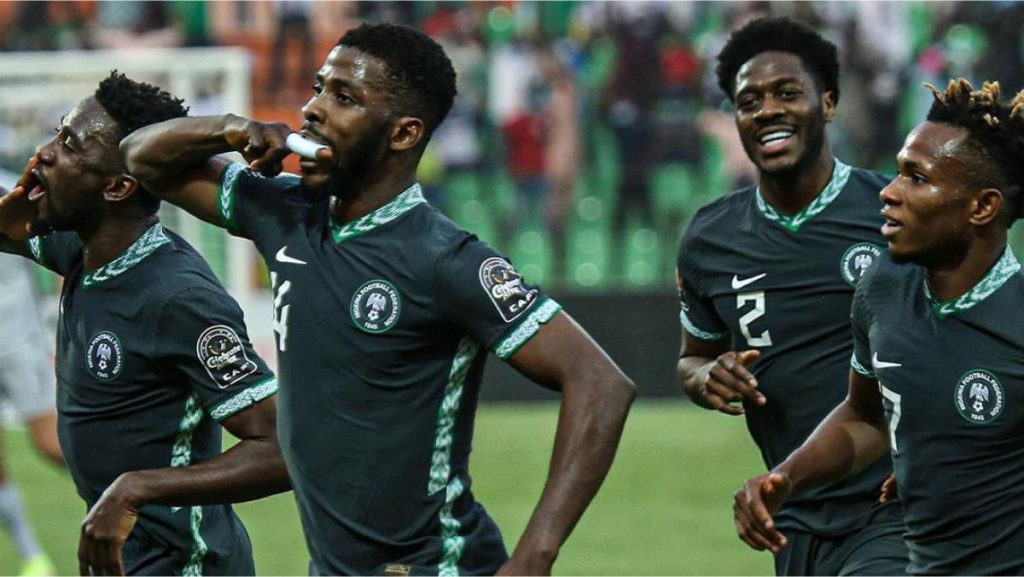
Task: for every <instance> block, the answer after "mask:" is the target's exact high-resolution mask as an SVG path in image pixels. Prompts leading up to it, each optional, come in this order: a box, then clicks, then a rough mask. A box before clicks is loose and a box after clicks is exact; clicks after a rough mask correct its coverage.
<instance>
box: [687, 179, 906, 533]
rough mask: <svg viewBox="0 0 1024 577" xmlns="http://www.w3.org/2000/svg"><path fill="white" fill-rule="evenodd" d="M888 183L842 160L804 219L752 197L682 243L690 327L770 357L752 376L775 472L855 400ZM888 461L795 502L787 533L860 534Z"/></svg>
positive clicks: (786, 511) (750, 419) (757, 429)
mask: <svg viewBox="0 0 1024 577" xmlns="http://www.w3.org/2000/svg"><path fill="white" fill-rule="evenodd" d="M886 182H887V179H885V178H884V177H882V176H881V175H879V174H876V173H873V172H869V171H866V170H861V169H856V168H850V167H849V166H846V165H844V164H842V163H840V162H839V161H836V163H835V170H834V172H833V175H832V179H831V181H830V182H829V183H828V185H827V186H826V187H825V189H824V190H823V191H822V193H821V194H820V195H819V196H818V198H817V199H815V200H814V202H812V203H811V204H810V205H809V206H808V207H807V208H805V209H804V210H803V211H802V212H801V213H799V214H798V215H796V216H794V217H785V216H783V215H780V214H778V213H777V212H776V211H775V210H774V209H772V207H771V206H770V205H768V204H767V203H766V202H765V201H764V199H763V198H762V197H761V195H760V193H759V192H758V191H757V189H756V188H747V189H744V190H741V191H739V192H736V193H733V194H731V195H729V196H726V197H724V198H721V199H719V200H716V201H715V202H712V203H711V204H709V205H708V206H705V207H704V208H702V209H701V210H700V211H698V212H697V214H696V215H695V216H694V218H693V221H692V222H691V223H690V226H689V228H688V229H687V231H686V234H685V235H684V236H683V241H682V245H681V248H680V250H679V257H678V270H679V274H680V277H681V286H682V289H681V291H680V296H681V306H682V311H681V314H680V319H681V321H682V324H683V328H684V329H685V330H686V331H687V332H688V333H689V334H690V335H692V336H694V337H696V338H698V339H701V340H708V341H711V340H715V341H718V340H721V341H725V342H727V343H729V344H730V347H731V348H732V349H733V350H737V351H741V350H746V349H758V350H759V351H761V357H760V358H759V359H758V360H757V361H756V362H754V363H753V365H752V367H751V370H752V372H753V373H754V375H755V376H756V377H757V380H758V383H759V387H760V390H761V392H762V393H764V395H765V397H766V398H767V399H768V402H767V404H765V405H764V406H760V407H759V406H756V405H753V404H750V403H747V404H746V405H745V406H744V410H745V413H746V420H747V427H748V429H749V430H750V434H751V436H752V437H753V439H754V441H755V442H756V443H757V445H758V447H759V448H760V450H761V456H762V457H763V459H764V462H765V464H766V465H767V466H768V467H769V468H772V467H774V466H776V465H778V464H779V463H780V462H782V461H783V460H784V459H785V458H786V457H788V456H789V454H790V453H792V452H793V450H795V449H796V448H797V447H799V446H800V445H801V444H802V443H803V442H804V440H805V439H806V438H807V437H808V436H809V435H810V433H811V431H813V430H814V428H815V427H816V426H817V425H818V423H820V422H821V420H822V419H824V418H825V416H826V415H827V414H828V413H829V412H830V411H831V410H832V409H834V408H835V407H836V405H838V404H839V403H840V402H842V400H843V399H844V398H845V397H846V392H847V387H848V383H849V358H850V353H851V352H852V350H853V343H852V341H851V339H850V327H849V312H850V303H851V300H852V298H853V290H854V286H855V285H856V283H857V280H858V279H859V278H860V275H861V274H863V271H864V270H865V269H866V268H867V266H868V265H870V264H871V262H872V261H873V260H874V258H875V257H876V256H877V255H878V254H879V252H880V251H881V247H882V246H884V245H885V239H884V238H883V237H882V236H881V233H880V232H879V228H880V227H881V225H882V217H881V215H880V214H879V211H880V210H881V203H880V202H879V200H878V192H879V190H881V189H882V187H883V186H885V184H886ZM887 461H888V460H887V459H882V460H880V461H879V462H878V464H877V465H876V466H874V467H872V468H871V469H870V470H868V471H866V472H865V473H864V474H862V475H860V476H858V477H856V478H854V479H851V480H849V481H845V482H842V483H839V484H836V485H834V486H832V487H829V488H826V489H823V490H819V491H815V492H811V493H807V494H805V495H803V496H801V497H800V498H795V499H792V500H791V501H790V502H788V503H787V505H786V506H785V507H784V508H783V509H782V510H781V511H780V512H779V514H778V515H777V516H776V519H777V523H778V525H779V526H780V527H782V528H787V529H793V528H796V529H800V530H803V531H808V532H811V533H815V534H818V535H826V536H829V535H839V534H843V533H846V532H849V531H851V530H854V529H857V528H859V527H860V526H861V524H862V523H863V522H865V521H864V519H865V517H866V515H867V513H868V511H869V509H870V507H871V506H872V505H873V504H874V503H875V502H876V501H877V497H878V490H879V487H880V485H881V484H882V481H883V480H884V479H885V476H886V475H887V474H888V470H889V465H888V462H887Z"/></svg>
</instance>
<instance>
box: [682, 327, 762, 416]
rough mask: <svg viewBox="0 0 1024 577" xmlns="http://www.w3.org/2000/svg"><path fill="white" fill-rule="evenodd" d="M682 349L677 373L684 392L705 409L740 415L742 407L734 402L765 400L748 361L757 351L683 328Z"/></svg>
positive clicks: (758, 354)
mask: <svg viewBox="0 0 1024 577" xmlns="http://www.w3.org/2000/svg"><path fill="white" fill-rule="evenodd" d="M682 333H683V337H682V342H683V345H682V349H681V350H680V351H679V363H678V364H677V365H676V374H677V375H678V377H679V382H680V383H681V384H682V385H683V390H684V391H685V392H686V396H688V397H690V399H691V400H693V402H694V403H696V404H697V405H699V406H701V407H704V408H705V409H713V410H716V411H721V412H723V413H725V414H727V415H742V414H743V407H740V406H736V405H734V404H733V403H737V402H740V401H744V400H746V401H749V402H752V403H755V404H758V405H763V404H765V403H766V402H767V399H765V396H764V395H763V394H761V392H760V391H758V390H757V379H756V378H754V375H753V374H751V372H750V371H749V370H748V369H747V365H748V364H749V363H750V362H752V361H753V360H754V359H756V358H757V357H759V356H760V355H761V352H760V351H757V350H753V349H752V350H748V351H741V352H736V351H732V350H729V344H728V342H726V341H724V340H723V341H711V342H708V341H701V340H699V339H697V338H695V337H694V336H693V335H691V334H690V333H688V332H686V331H685V330H683V331H682Z"/></svg>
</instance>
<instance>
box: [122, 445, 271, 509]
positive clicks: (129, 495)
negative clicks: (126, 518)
mask: <svg viewBox="0 0 1024 577" xmlns="http://www.w3.org/2000/svg"><path fill="white" fill-rule="evenodd" d="M290 488H291V483H290V482H289V480H288V473H287V471H286V470H285V465H284V458H283V457H282V456H281V450H280V447H279V446H278V444H277V441H276V439H271V438H251V439H245V440H242V441H241V442H239V443H238V444H237V445H235V446H234V447H232V448H231V449H230V450H228V451H226V452H225V453H223V454H222V455H219V456H217V457H215V458H213V459H210V460H208V461H205V462H203V463H199V464H196V465H191V466H188V467H176V468H175V467H168V468H163V469H149V470H144V471H132V472H129V473H125V474H123V475H121V476H120V477H118V479H117V480H116V481H114V483H113V484H111V486H110V487H109V488H108V489H107V493H114V494H115V496H116V497H118V498H119V499H123V500H124V501H125V502H126V503H127V504H128V505H129V506H130V507H131V508H133V509H139V508H141V507H144V506H146V505H167V506H179V507H180V506H190V505H212V504H219V503H240V502H244V501H251V500H253V499H259V498H262V497H266V496H268V495H273V494H275V493H281V492H284V491H287V490H289V489H290Z"/></svg>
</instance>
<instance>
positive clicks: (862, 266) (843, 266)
mask: <svg viewBox="0 0 1024 577" xmlns="http://www.w3.org/2000/svg"><path fill="white" fill-rule="evenodd" d="M880 254H882V248H881V247H880V246H878V245H876V244H871V243H870V242H858V243H857V244H855V245H853V246H851V247H850V248H848V249H846V252H844V253H843V258H842V259H841V260H840V262H839V272H840V273H841V274H842V275H843V280H845V281H846V282H847V284H849V285H850V286H857V283H858V282H859V281H860V277H862V276H864V273H865V272H866V271H867V270H868V269H869V268H871V265H872V264H874V263H875V259H877V258H878V255H880Z"/></svg>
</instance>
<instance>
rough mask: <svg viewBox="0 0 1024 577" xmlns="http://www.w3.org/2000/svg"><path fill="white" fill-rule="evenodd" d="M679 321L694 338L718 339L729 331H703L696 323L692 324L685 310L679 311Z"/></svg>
mask: <svg viewBox="0 0 1024 577" xmlns="http://www.w3.org/2000/svg"><path fill="white" fill-rule="evenodd" d="M679 322H680V323H681V324H682V325H683V328H684V329H685V330H686V332H687V333H689V334H690V335H692V336H693V337H694V338H696V339H698V340H702V341H720V340H722V339H725V338H726V337H728V336H729V333H715V332H711V331H705V330H704V329H701V328H700V327H698V326H697V325H695V324H693V321H691V320H690V317H688V316H686V311H684V310H680V311H679Z"/></svg>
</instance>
